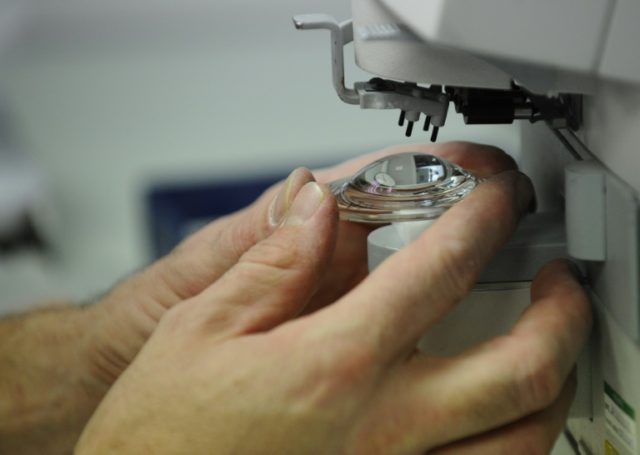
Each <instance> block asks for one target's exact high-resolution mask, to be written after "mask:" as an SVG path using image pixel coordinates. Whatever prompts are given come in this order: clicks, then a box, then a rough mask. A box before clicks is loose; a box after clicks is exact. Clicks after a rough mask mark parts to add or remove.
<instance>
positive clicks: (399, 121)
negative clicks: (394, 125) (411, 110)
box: [398, 111, 405, 126]
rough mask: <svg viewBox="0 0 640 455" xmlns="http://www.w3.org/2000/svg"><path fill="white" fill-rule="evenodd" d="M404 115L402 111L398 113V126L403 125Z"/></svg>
mask: <svg viewBox="0 0 640 455" xmlns="http://www.w3.org/2000/svg"><path fill="white" fill-rule="evenodd" d="M404 115H405V112H404V111H400V118H399V119H398V126H403V125H404Z"/></svg>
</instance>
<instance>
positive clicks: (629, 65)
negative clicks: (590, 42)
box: [600, 0, 640, 82]
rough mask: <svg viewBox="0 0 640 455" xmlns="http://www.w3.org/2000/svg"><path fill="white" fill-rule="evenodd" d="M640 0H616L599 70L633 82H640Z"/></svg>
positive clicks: (605, 74)
mask: <svg viewBox="0 0 640 455" xmlns="http://www.w3.org/2000/svg"><path fill="white" fill-rule="evenodd" d="M638 24H640V2H638V1H633V0H626V1H620V2H617V3H616V7H615V11H614V13H613V16H612V20H611V27H610V32H609V37H608V38H607V41H606V47H605V48H604V55H603V57H602V64H601V67H600V74H601V75H602V76H605V77H611V78H615V79H621V80H625V81H630V82H640V58H639V56H638V44H640V28H638Z"/></svg>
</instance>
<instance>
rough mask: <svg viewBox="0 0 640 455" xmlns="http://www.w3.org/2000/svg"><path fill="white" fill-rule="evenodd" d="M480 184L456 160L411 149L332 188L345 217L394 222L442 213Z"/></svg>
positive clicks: (436, 215) (352, 219) (372, 166)
mask: <svg viewBox="0 0 640 455" xmlns="http://www.w3.org/2000/svg"><path fill="white" fill-rule="evenodd" d="M476 185H477V179H476V178H475V177H474V176H473V175H471V174H470V173H468V172H467V171H465V170H464V169H462V168H460V167H458V166H456V165H455V164H453V163H450V162H448V161H446V160H443V159H441V158H438V157H436V156H433V155H428V154H425V153H416V152H409V153H401V154H397V155H391V156H387V157H385V158H382V159H379V160H377V161H375V162H373V163H371V164H369V165H368V166H366V167H364V168H363V169H361V170H360V171H358V172H356V173H355V174H354V175H353V176H351V177H348V178H346V179H341V180H337V181H335V182H332V183H331V184H330V188H331V191H332V192H333V194H335V196H336V199H337V200H338V207H339V209H340V217H341V218H342V219H347V220H351V221H359V222H365V223H390V222H396V221H410V220H428V219H434V218H437V217H439V216H440V215H441V214H442V213H443V212H444V211H445V210H447V209H448V208H449V207H451V206H452V205H454V204H455V203H457V202H458V201H460V200H462V199H463V198H464V197H465V196H466V195H467V194H469V193H470V192H471V190H473V189H474V188H475V187H476Z"/></svg>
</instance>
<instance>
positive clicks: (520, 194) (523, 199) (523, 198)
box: [516, 172, 537, 214]
mask: <svg viewBox="0 0 640 455" xmlns="http://www.w3.org/2000/svg"><path fill="white" fill-rule="evenodd" d="M516 198H517V199H516V201H517V204H518V208H519V209H520V213H521V214H525V213H531V212H534V211H535V209H536V205H537V203H536V199H535V194H534V192H533V185H532V184H531V180H529V177H527V176H526V175H524V174H523V173H522V172H518V180H517V182H516Z"/></svg>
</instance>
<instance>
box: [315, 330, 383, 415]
mask: <svg viewBox="0 0 640 455" xmlns="http://www.w3.org/2000/svg"><path fill="white" fill-rule="evenodd" d="M313 346H315V349H316V352H318V354H319V355H318V356H317V359H318V362H317V363H316V367H317V368H316V369H315V370H314V373H313V374H314V376H315V378H316V383H317V384H318V387H319V389H318V391H317V392H318V393H317V395H316V397H317V400H318V401H319V403H320V404H322V403H326V402H331V401H335V399H336V398H338V399H340V397H345V396H350V397H352V398H354V399H356V398H357V396H358V395H359V394H360V393H365V391H366V390H367V384H369V381H370V380H371V379H372V378H373V377H374V368H375V365H376V355H375V352H373V350H371V349H368V348H366V347H365V346H362V345H361V344H360V343H357V342H352V341H344V340H341V341H336V342H329V343H326V344H325V346H324V347H323V348H322V349H321V350H319V351H318V349H317V342H316V343H312V346H311V347H310V349H313ZM355 401H357V399H356V400H355Z"/></svg>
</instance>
